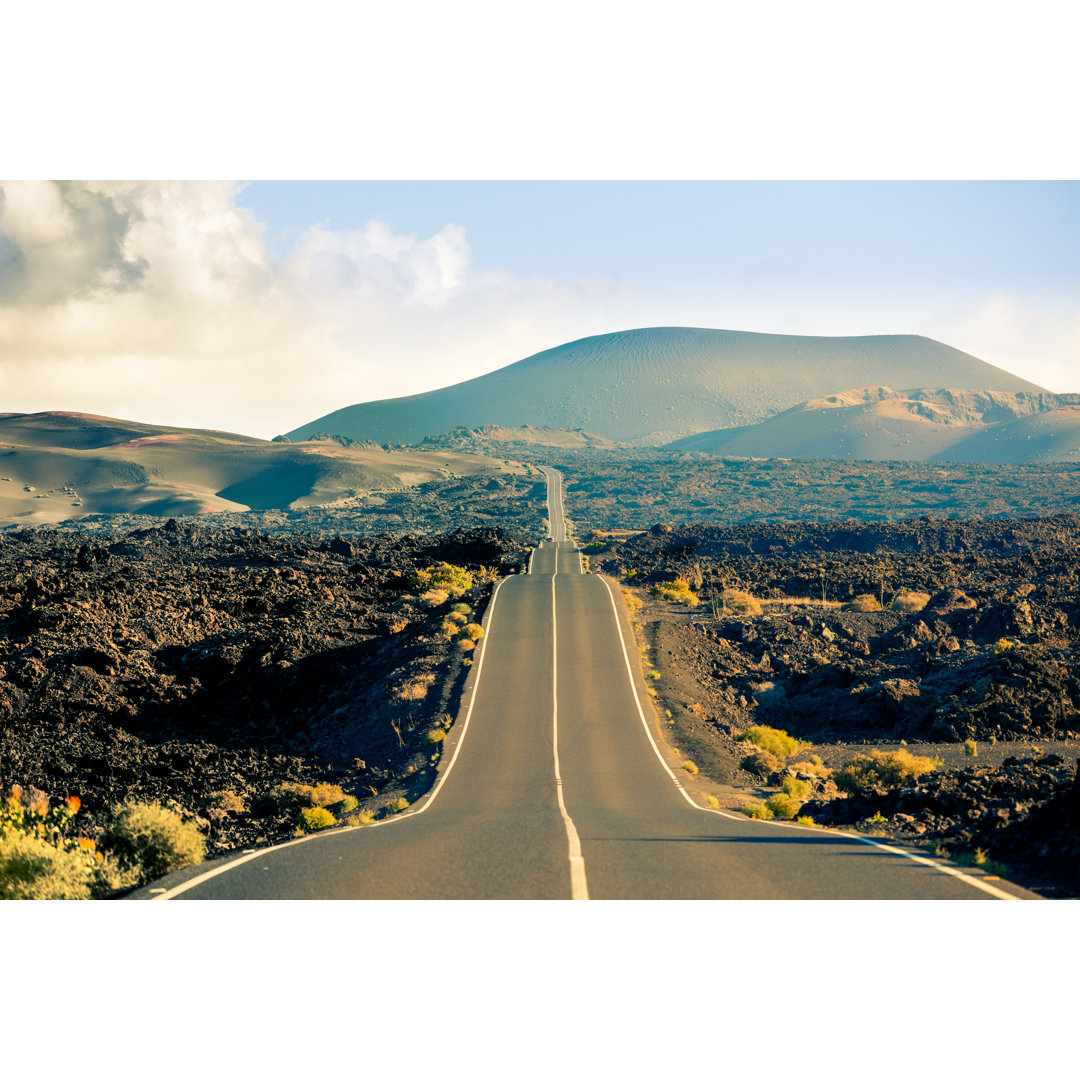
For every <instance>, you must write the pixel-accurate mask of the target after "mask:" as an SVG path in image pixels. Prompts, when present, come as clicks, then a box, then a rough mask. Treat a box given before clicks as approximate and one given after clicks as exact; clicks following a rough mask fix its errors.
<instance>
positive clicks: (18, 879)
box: [0, 829, 93, 900]
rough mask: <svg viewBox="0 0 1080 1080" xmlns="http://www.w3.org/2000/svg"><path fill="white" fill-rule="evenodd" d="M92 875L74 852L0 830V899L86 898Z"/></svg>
mask: <svg viewBox="0 0 1080 1080" xmlns="http://www.w3.org/2000/svg"><path fill="white" fill-rule="evenodd" d="M92 875H93V868H92V867H91V866H89V865H88V864H87V861H86V859H85V858H84V857H83V856H82V855H81V854H79V853H77V852H74V851H65V850H64V849H63V848H58V847H54V846H53V845H52V844H48V843H46V842H45V841H44V840H41V839H39V838H38V837H36V836H32V835H29V834H27V833H21V832H16V831H15V830H14V829H3V830H0V900H88V899H89V898H90V885H91V882H92V880H93V877H92Z"/></svg>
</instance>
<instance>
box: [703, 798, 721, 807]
mask: <svg viewBox="0 0 1080 1080" xmlns="http://www.w3.org/2000/svg"><path fill="white" fill-rule="evenodd" d="M705 801H706V802H707V803H708V804H709V805H710V806H711V807H713V809H716V808H717V807H719V805H720V800H719V799H718V798H717V797H716V796H715V795H706V796H705Z"/></svg>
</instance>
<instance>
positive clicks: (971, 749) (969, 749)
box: [964, 739, 979, 757]
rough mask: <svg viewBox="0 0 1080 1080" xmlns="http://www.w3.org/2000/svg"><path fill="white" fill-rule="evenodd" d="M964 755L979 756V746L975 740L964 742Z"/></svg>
mask: <svg viewBox="0 0 1080 1080" xmlns="http://www.w3.org/2000/svg"><path fill="white" fill-rule="evenodd" d="M964 755H965V756H966V757H978V756H979V744H978V743H977V742H976V741H975V740H974V739H965V740H964Z"/></svg>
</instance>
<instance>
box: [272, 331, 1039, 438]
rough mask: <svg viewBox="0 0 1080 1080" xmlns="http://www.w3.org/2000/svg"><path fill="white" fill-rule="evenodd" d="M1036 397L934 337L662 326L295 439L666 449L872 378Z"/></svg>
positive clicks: (573, 347) (335, 419)
mask: <svg viewBox="0 0 1080 1080" xmlns="http://www.w3.org/2000/svg"><path fill="white" fill-rule="evenodd" d="M871 382H874V383H880V384H881V385H889V386H897V387H901V388H906V387H918V386H942V385H948V386H956V387H961V388H963V389H970V390H985V389H990V390H1008V391H1028V392H1032V393H1039V392H1040V391H1041V387H1038V386H1036V385H1034V384H1033V383H1029V382H1027V381H1026V380H1024V379H1021V378H1018V377H1017V376H1015V375H1010V374H1009V373H1008V372H1006V371H1002V370H1001V369H1000V368H996V367H993V366H992V365H990V364H987V363H984V362H983V361H982V360H978V359H976V358H975V357H974V356H970V355H969V354H968V353H964V352H960V351H959V350H958V349H953V348H951V347H950V346H948V345H943V344H942V343H941V342H939V341H934V340H932V339H931V338H926V337H918V336H915V335H879V336H873V337H795V336H791V335H784V334H753V333H745V332H742V331H736V330H707V329H696V328H693V327H682V326H661V327H653V328H651V329H642V330H624V331H621V332H619V333H615V334H602V335H599V336H597V337H588V338H582V339H581V340H579V341H572V342H569V343H568V344H566V345H560V346H558V347H557V348H554V349H548V350H546V351H544V352H540V353H537V354H536V355H534V356H530V357H528V358H527V359H525V360H520V361H518V362H517V363H515V364H510V365H509V366H508V367H504V368H500V369H499V370H498V371H493V372H490V373H489V374H487V375H481V376H480V377H479V378H476V379H470V380H468V381H467V382H463V383H457V384H456V385H453V386H448V387H445V388H443V389H441V390H432V391H429V392H428V393H425V394H413V395H411V396H409V397H400V398H389V399H386V400H382V401H369V402H364V403H362V404H359V405H351V406H349V407H348V408H344V409H339V410H338V411H336V412H332V413H329V414H328V415H326V416H322V417H319V418H318V419H317V420H313V421H312V422H311V423H309V424H304V425H302V426H300V427H298V428H296V429H295V430H294V431H291V432H289V438H291V439H294V440H295V439H306V438H310V437H311V436H312V435H313V434H315V433H316V432H329V433H331V434H336V435H344V436H348V437H350V438H355V439H374V440H375V441H376V442H379V443H407V444H415V443H419V442H420V441H421V440H422V439H424V438H425V437H426V436H428V435H439V434H442V433H444V432H447V431H451V430H453V429H454V428H457V427H461V426H465V427H470V428H478V427H481V426H483V425H486V424H495V425H500V426H504V427H520V426H521V425H522V424H527V425H532V426H535V427H551V428H571V429H574V428H577V429H586V430H588V431H592V432H596V433H597V434H599V435H602V436H604V437H605V438H608V439H614V440H626V441H633V442H639V443H651V444H660V443H664V442H669V441H671V440H672V439H675V438H678V437H679V436H682V435H689V434H693V433H695V432H698V431H706V430H709V429H715V428H720V427H735V426H738V425H746V424H756V423H759V422H760V421H762V420H765V419H767V418H768V417H770V416H773V415H775V414H776V413H778V412H780V411H782V410H784V409H789V408H791V407H792V406H793V405H796V404H798V403H799V402H801V401H807V400H808V399H810V398H815V397H819V396H821V395H823V394H830V393H834V392H836V391H839V390H842V389H844V388H845V387H849V386H860V385H866V384H868V383H871Z"/></svg>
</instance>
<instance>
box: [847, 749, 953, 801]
mask: <svg viewBox="0 0 1080 1080" xmlns="http://www.w3.org/2000/svg"><path fill="white" fill-rule="evenodd" d="M940 764H941V762H940V761H938V760H937V759H936V758H928V757H917V756H916V755H915V754H912V753H911V752H910V751H908V750H893V751H889V752H886V751H883V750H871V751H870V753H869V754H856V755H855V756H854V757H853V758H852V759H851V760H850V761H848V762H845V764H844V765H843V766H842V767H841V768H840V769H838V770H837V771H836V772H835V773H834V775H833V779H834V780H835V781H836V786H837V787H838V788H839V789H840V790H841V791H849V792H854V793H859V792H869V791H872V790H874V789H875V788H881V789H884V790H886V791H888V790H890V789H892V788H896V787H899V786H900V785H901V784H903V783H906V782H907V781H909V780H917V779H918V778H919V777H920V776H923V775H924V774H926V773H928V772H933V770H934V769H936V768H937V767H938V766H939V765H940Z"/></svg>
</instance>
